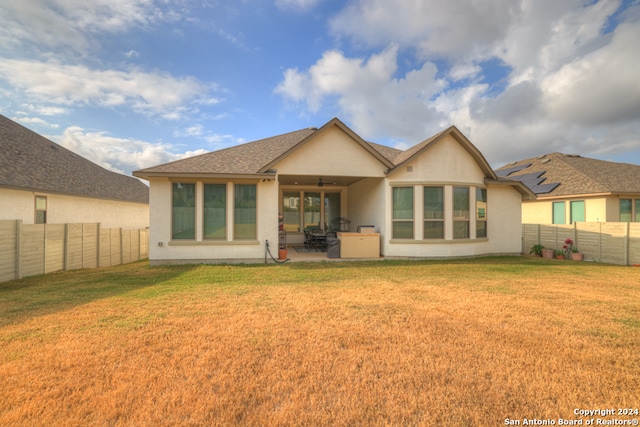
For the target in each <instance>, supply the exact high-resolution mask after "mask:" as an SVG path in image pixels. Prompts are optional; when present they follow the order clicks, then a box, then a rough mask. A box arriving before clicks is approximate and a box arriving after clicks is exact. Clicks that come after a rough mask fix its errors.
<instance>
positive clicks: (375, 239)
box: [338, 232, 380, 258]
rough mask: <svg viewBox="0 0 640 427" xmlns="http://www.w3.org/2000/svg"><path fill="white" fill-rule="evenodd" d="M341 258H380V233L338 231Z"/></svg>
mask: <svg viewBox="0 0 640 427" xmlns="http://www.w3.org/2000/svg"><path fill="white" fill-rule="evenodd" d="M338 239H339V240H340V258H379V257H380V233H368V234H365V233H342V232H339V233H338Z"/></svg>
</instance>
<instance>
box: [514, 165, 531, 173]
mask: <svg viewBox="0 0 640 427" xmlns="http://www.w3.org/2000/svg"><path fill="white" fill-rule="evenodd" d="M529 166H531V163H527V164H524V165H520V166H514V167H513V168H512V169H513V170H512V171H511V173H515V172H520V171H521V170H523V169H526V168H528V167H529Z"/></svg>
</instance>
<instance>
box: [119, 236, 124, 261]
mask: <svg viewBox="0 0 640 427" xmlns="http://www.w3.org/2000/svg"><path fill="white" fill-rule="evenodd" d="M123 237H124V233H123V232H122V227H120V265H122V264H124V244H123V240H124V239H123Z"/></svg>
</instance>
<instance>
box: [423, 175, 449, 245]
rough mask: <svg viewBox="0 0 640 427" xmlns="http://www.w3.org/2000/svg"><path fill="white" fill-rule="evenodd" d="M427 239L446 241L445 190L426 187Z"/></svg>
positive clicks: (425, 226) (425, 227)
mask: <svg viewBox="0 0 640 427" xmlns="http://www.w3.org/2000/svg"><path fill="white" fill-rule="evenodd" d="M423 237H424V238H425V239H444V188H443V187H424V233H423Z"/></svg>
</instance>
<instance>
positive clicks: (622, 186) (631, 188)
mask: <svg viewBox="0 0 640 427" xmlns="http://www.w3.org/2000/svg"><path fill="white" fill-rule="evenodd" d="M522 166H524V167H522ZM496 173H497V174H498V176H503V177H506V178H509V179H518V178H521V179H522V180H523V183H524V184H525V185H527V186H529V187H530V188H531V189H532V191H534V192H536V193H537V194H538V196H539V197H557V196H572V195H588V194H628V193H640V165H634V164H629V163H616V162H608V161H604V160H597V159H590V158H588V157H581V156H578V155H575V154H563V153H550V154H544V155H541V156H538V157H535V158H531V159H525V160H520V161H517V162H513V163H510V164H508V165H505V166H502V167H501V168H498V169H497V170H496ZM533 173H540V175H539V176H538V179H537V181H538V182H537V183H535V182H534V181H536V180H532V179H531V177H532V176H533V175H532V174H533ZM540 179H542V181H540ZM551 184H557V185H551Z"/></svg>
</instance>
